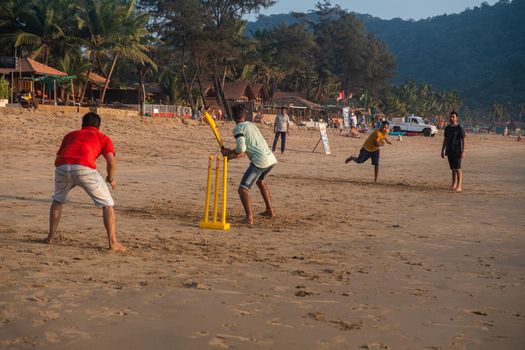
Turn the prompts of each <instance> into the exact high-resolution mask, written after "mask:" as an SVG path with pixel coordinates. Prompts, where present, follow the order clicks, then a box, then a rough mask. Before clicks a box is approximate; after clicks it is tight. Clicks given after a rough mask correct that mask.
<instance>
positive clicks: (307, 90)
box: [304, 65, 310, 100]
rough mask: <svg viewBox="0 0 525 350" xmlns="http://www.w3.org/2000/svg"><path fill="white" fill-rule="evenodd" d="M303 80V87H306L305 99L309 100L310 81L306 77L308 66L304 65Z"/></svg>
mask: <svg viewBox="0 0 525 350" xmlns="http://www.w3.org/2000/svg"><path fill="white" fill-rule="evenodd" d="M304 78H305V85H306V99H307V100H309V99H310V79H309V77H308V65H306V67H305V75H304Z"/></svg>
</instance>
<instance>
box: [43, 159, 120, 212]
mask: <svg viewBox="0 0 525 350" xmlns="http://www.w3.org/2000/svg"><path fill="white" fill-rule="evenodd" d="M75 186H80V187H82V188H83V189H84V191H86V193H87V194H88V195H89V196H90V197H91V199H93V202H95V206H96V207H97V208H103V207H112V206H114V205H115V203H114V202H113V198H112V197H111V194H110V193H109V189H108V186H107V185H106V181H104V179H103V178H102V176H100V173H99V172H98V171H97V170H96V169H91V168H89V167H87V166H83V165H79V164H63V165H60V166H58V167H56V168H55V194H54V195H53V200H54V201H56V202H59V203H65V202H67V199H68V198H67V195H68V193H69V191H71V190H72V189H73V187H75Z"/></svg>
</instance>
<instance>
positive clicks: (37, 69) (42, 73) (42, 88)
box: [0, 58, 67, 102]
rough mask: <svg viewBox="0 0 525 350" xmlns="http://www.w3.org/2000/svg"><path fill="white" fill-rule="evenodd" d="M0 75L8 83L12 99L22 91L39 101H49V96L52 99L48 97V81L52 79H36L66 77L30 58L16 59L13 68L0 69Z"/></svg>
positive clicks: (62, 73)
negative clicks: (29, 93)
mask: <svg viewBox="0 0 525 350" xmlns="http://www.w3.org/2000/svg"><path fill="white" fill-rule="evenodd" d="M0 75H3V76H4V77H5V79H6V80H8V81H9V82H10V85H11V88H12V94H13V98H15V97H16V96H17V95H18V94H19V93H20V92H21V91H22V90H26V91H30V92H31V94H32V95H33V97H34V98H37V99H41V101H45V100H47V99H49V98H50V96H51V97H53V96H52V95H49V91H50V89H49V81H52V79H47V80H46V79H39V80H40V81H39V80H38V78H43V77H66V76H67V74H66V73H64V72H62V71H59V70H58V69H55V68H53V67H49V66H47V65H45V64H42V63H40V62H37V61H35V60H33V59H31V58H20V59H18V60H17V64H16V67H15V68H0ZM46 88H47V89H46ZM46 90H47V92H46ZM54 91H56V90H54ZM11 102H13V101H11Z"/></svg>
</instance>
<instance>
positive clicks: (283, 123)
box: [272, 107, 290, 153]
mask: <svg viewBox="0 0 525 350" xmlns="http://www.w3.org/2000/svg"><path fill="white" fill-rule="evenodd" d="M286 112H287V110H286V107H282V108H281V112H280V113H277V116H276V117H275V123H274V124H273V132H274V133H275V138H274V140H273V146H272V151H273V152H275V148H276V147H277V141H279V136H280V137H281V153H284V149H285V147H286V135H290V132H289V126H290V117H289V116H288V114H287V113H286Z"/></svg>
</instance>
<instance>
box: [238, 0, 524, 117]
mask: <svg viewBox="0 0 525 350" xmlns="http://www.w3.org/2000/svg"><path fill="white" fill-rule="evenodd" d="M307 18H308V19H309V20H315V15H314V14H309V15H308V16H307ZM358 18H359V19H361V21H363V23H364V25H365V27H366V29H367V30H368V31H370V32H372V33H374V34H375V35H376V36H377V37H378V38H379V39H382V40H383V41H384V42H385V43H386V44H387V45H388V47H389V48H390V51H391V52H392V54H393V55H394V57H395V59H396V64H397V66H396V71H397V75H396V77H394V78H393V80H392V82H393V83H394V84H400V83H402V82H404V81H406V80H408V79H413V80H415V81H416V82H418V83H428V84H431V85H432V86H433V87H435V88H437V89H446V90H457V91H458V92H459V94H460V96H461V99H462V101H463V103H464V105H465V106H466V107H468V108H470V109H476V110H478V111H487V110H488V109H489V107H490V106H491V105H494V104H499V105H501V106H502V107H503V108H505V109H507V110H508V111H509V112H510V113H514V114H520V112H521V113H522V112H523V108H524V106H525V39H524V38H525V0H514V1H512V2H511V1H506V0H502V1H499V2H498V3H496V4H495V5H493V6H489V5H487V4H483V5H481V7H475V8H473V9H468V10H466V11H464V12H462V13H460V14H454V15H443V16H437V17H433V18H429V19H425V20H419V21H405V20H401V19H392V20H382V19H379V18H375V17H372V16H369V15H358ZM298 21H301V19H300V18H297V17H295V16H294V15H292V14H288V15H273V16H265V17H261V19H260V20H259V21H257V22H255V23H249V24H248V26H247V31H248V33H250V32H253V31H255V30H257V29H263V28H269V27H272V26H275V25H277V24H279V23H283V22H286V23H295V22H298Z"/></svg>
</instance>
